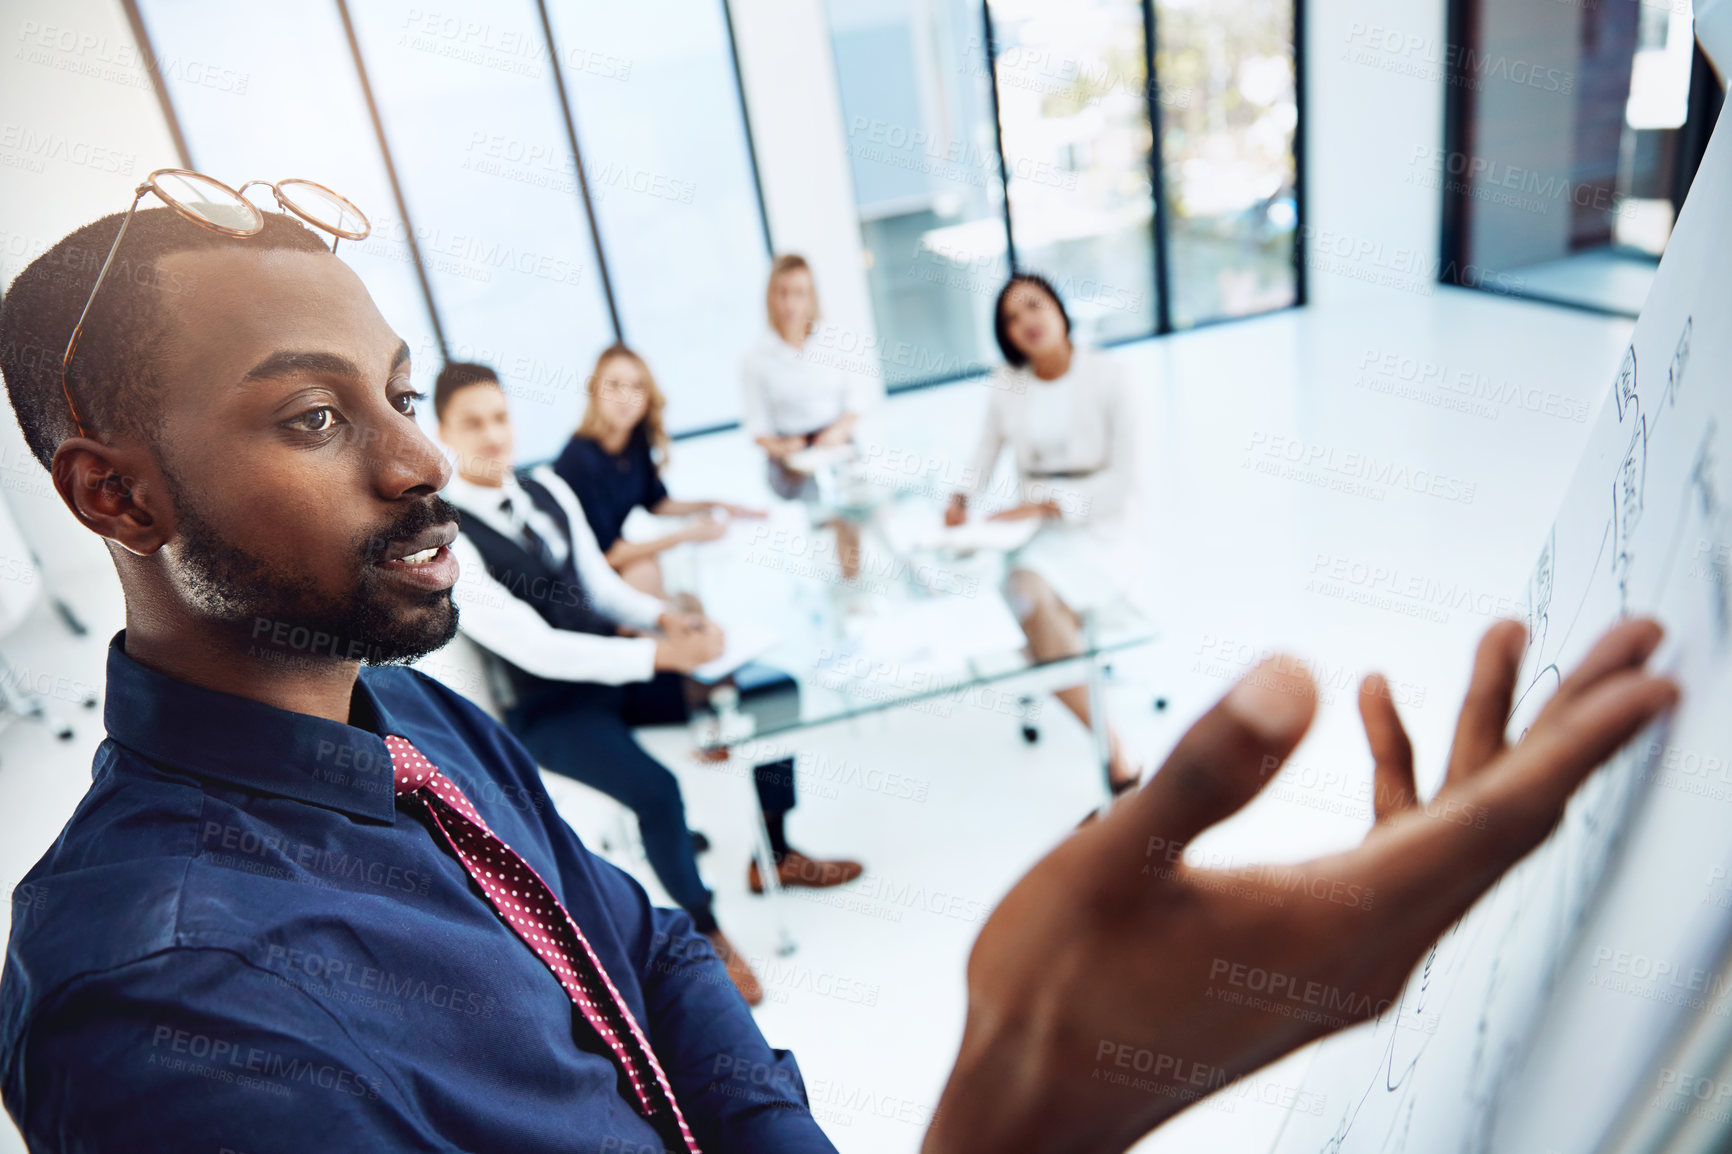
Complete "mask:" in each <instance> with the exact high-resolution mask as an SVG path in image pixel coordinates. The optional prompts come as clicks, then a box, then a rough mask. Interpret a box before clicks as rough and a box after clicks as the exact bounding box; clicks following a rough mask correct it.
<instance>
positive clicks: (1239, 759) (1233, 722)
mask: <svg viewBox="0 0 1732 1154" xmlns="http://www.w3.org/2000/svg"><path fill="white" fill-rule="evenodd" d="M1316 712H1317V687H1316V685H1315V684H1314V683H1313V682H1312V680H1311V675H1310V674H1309V673H1307V672H1306V671H1305V667H1304V665H1303V664H1302V663H1301V662H1300V661H1299V659H1298V658H1296V657H1291V656H1287V655H1284V654H1283V655H1277V656H1274V657H1270V658H1268V659H1267V660H1265V661H1263V662H1262V664H1260V665H1258V666H1257V668H1255V669H1253V670H1252V671H1251V672H1250V673H1248V674H1246V675H1245V677H1244V678H1243V679H1241V680H1240V682H1239V684H1237V685H1235V686H1234V687H1233V688H1232V690H1231V691H1230V692H1229V693H1228V694H1227V696H1226V697H1224V698H1222V699H1221V700H1220V701H1219V702H1218V703H1216V705H1215V707H1214V708H1213V709H1211V710H1209V712H1207V713H1205V714H1204V715H1203V716H1202V717H1201V718H1200V719H1199V720H1198V721H1197V723H1196V724H1195V725H1193V726H1191V728H1190V730H1189V731H1188V732H1187V733H1186V734H1185V736H1184V737H1182V738H1180V739H1179V744H1178V745H1177V746H1175V747H1174V748H1173V752H1172V754H1171V755H1170V756H1169V757H1168V758H1167V760H1166V763H1165V764H1163V765H1162V766H1161V768H1160V769H1159V770H1158V771H1156V773H1155V776H1154V778H1153V779H1152V780H1151V781H1150V782H1149V784H1148V785H1146V786H1145V787H1143V789H1142V790H1141V791H1139V792H1138V793H1137V794H1136V796H1134V797H1132V798H1129V799H1127V800H1126V801H1125V802H1124V803H1122V804H1121V805H1119V806H1117V807H1116V808H1115V809H1114V811H1113V813H1112V814H1110V815H1109V817H1108V819H1107V821H1106V822H1104V823H1103V824H1117V825H1118V828H1119V830H1120V831H1121V832H1122V835H1123V836H1126V837H1136V838H1139V839H1141V838H1146V837H1159V838H1162V839H1165V843H1166V844H1167V845H1168V846H1182V845H1184V844H1186V843H1188V842H1189V841H1191V839H1192V838H1195V837H1196V836H1197V835H1198V834H1200V833H1202V832H1203V831H1204V830H1206V829H1208V828H1209V827H1210V826H1212V825H1214V824H1216V823H1217V822H1220V821H1223V820H1225V819H1226V818H1228V817H1230V816H1232V815H1233V814H1234V813H1236V812H1237V811H1238V810H1239V809H1240V808H1241V807H1242V806H1243V805H1244V804H1245V803H1246V802H1248V801H1250V800H1251V799H1252V798H1253V797H1255V796H1256V795H1257V791H1258V790H1260V789H1262V788H1263V786H1264V784H1265V783H1267V782H1268V781H1269V779H1270V778H1271V777H1273V776H1274V775H1275V771H1276V770H1277V769H1279V768H1280V767H1281V763H1282V762H1284V761H1285V760H1287V755H1288V754H1290V753H1292V752H1293V748H1294V747H1295V746H1297V745H1298V744H1299V740H1300V739H1301V738H1302V737H1304V736H1305V731H1306V730H1307V729H1309V728H1310V727H1311V718H1312V716H1313V715H1314V714H1315V713H1316Z"/></svg>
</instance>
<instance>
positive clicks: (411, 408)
mask: <svg viewBox="0 0 1732 1154" xmlns="http://www.w3.org/2000/svg"><path fill="white" fill-rule="evenodd" d="M426 399H427V394H426V393H398V394H397V395H396V397H394V398H393V399H392V403H393V404H395V405H396V406H397V411H398V412H399V413H402V414H403V415H404V416H405V417H413V416H414V415H415V403H416V402H417V401H424V400H426Z"/></svg>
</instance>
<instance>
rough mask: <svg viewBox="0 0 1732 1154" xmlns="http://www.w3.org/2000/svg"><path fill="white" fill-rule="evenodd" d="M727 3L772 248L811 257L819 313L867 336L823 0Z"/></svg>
mask: <svg viewBox="0 0 1732 1154" xmlns="http://www.w3.org/2000/svg"><path fill="white" fill-rule="evenodd" d="M732 9H733V14H734V39H735V42H736V44H737V45H738V47H739V54H740V76H741V79H742V80H743V82H744V84H745V89H746V109H747V112H748V115H749V117H750V119H751V124H752V141H753V145H754V147H755V148H756V149H757V153H758V178H759V180H760V181H761V182H762V184H763V189H764V208H765V210H766V211H767V212H768V213H769V217H770V237H771V239H772V240H773V241H774V243H775V246H776V251H777V252H778V253H782V252H797V253H800V254H802V255H804V256H805V257H806V259H807V260H809V261H810V262H811V263H812V267H813V270H814V272H815V273H816V275H817V280H818V291H819V293H820V295H821V299H822V301H823V305H824V316H825V320H826V321H828V322H829V323H830V324H833V325H836V326H838V327H839V328H840V329H841V331H842V333H843V334H845V335H847V336H850V337H856V338H858V339H859V340H860V341H861V342H862V343H866V342H874V343H875V342H876V339H877V337H876V333H877V329H876V327H875V326H874V324H873V321H872V297H871V293H870V291H869V289H868V287H867V283H866V267H865V264H864V263H863V259H862V257H863V252H864V248H863V246H862V244H861V241H860V216H859V212H858V210H857V209H856V208H855V205H854V184H853V177H852V175H851V172H850V169H849V167H848V148H847V139H846V136H845V132H846V126H845V125H844V124H843V123H842V102H841V94H840V93H839V92H838V90H837V88H836V63H835V58H834V56H833V54H832V52H831V48H830V24H829V21H828V19H827V18H826V17H825V14H824V5H823V3H822V0H733V6H732Z"/></svg>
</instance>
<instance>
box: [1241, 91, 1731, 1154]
mask: <svg viewBox="0 0 1732 1154" xmlns="http://www.w3.org/2000/svg"><path fill="white" fill-rule="evenodd" d="M1729 272H1732V129H1729V128H1728V127H1727V123H1726V118H1724V117H1722V122H1721V124H1720V125H1719V126H1718V128H1717V130H1716V132H1715V134H1714V137H1713V140H1712V142H1711V144H1710V146H1709V149H1708V153H1707V156H1706V158H1705V159H1704V162H1703V165H1702V168H1701V170H1700V172H1699V173H1698V175H1697V177H1696V181H1695V184H1694V186H1693V189H1692V191H1691V193H1690V196H1689V199H1688V201H1687V203H1686V204H1685V206H1684V209H1683V212H1682V213H1681V214H1680V217H1679V221H1678V225H1677V229H1676V231H1675V232H1674V233H1673V237H1672V241H1671V243H1670V245H1669V246H1668V248H1667V253H1666V256H1665V259H1664V261H1663V262H1662V264H1661V266H1660V270H1659V273H1658V277H1657V279H1656V282H1655V285H1654V289H1653V291H1652V293H1651V295H1650V297H1649V300H1648V302H1647V305H1646V307H1645V308H1644V309H1643V313H1642V316H1641V319H1640V321H1639V322H1638V323H1637V326H1636V330H1635V334H1634V336H1633V339H1632V341H1631V344H1630V347H1629V349H1628V350H1627V351H1626V353H1625V355H1624V356H1623V358H1622V361H1621V363H1620V364H1619V365H1617V366H1616V369H1615V372H1614V374H1613V376H1612V381H1611V389H1610V396H1609V397H1608V398H1607V400H1606V403H1605V404H1604V406H1603V407H1602V409H1601V411H1600V414H1599V417H1598V420H1597V423H1596V424H1595V426H1594V429H1593V431H1592V433H1591V435H1590V438H1589V442H1588V448H1587V450H1586V452H1585V453H1584V455H1583V458H1582V460H1581V462H1580V464H1579V466H1578V469H1577V472H1576V474H1575V476H1574V478H1573V480H1572V482H1571V484H1570V487H1569V490H1568V494H1567V496H1566V498H1565V501H1564V504H1563V506H1562V508H1561V509H1560V511H1559V513H1558V516H1557V518H1556V520H1555V522H1554V524H1553V526H1552V529H1551V531H1550V533H1549V534H1548V535H1547V537H1546V539H1545V540H1544V541H1543V542H1541V543H1540V547H1539V549H1538V553H1537V558H1536V560H1535V563H1534V565H1533V568H1532V570H1531V572H1530V573H1529V575H1528V577H1527V582H1526V594H1525V601H1526V604H1527V608H1528V626H1529V633H1528V645H1527V650H1526V652H1525V654H1524V656H1523V659H1522V665H1521V674H1520V678H1519V680H1518V683H1517V685H1518V690H1517V697H1518V701H1517V705H1516V708H1515V710H1514V712H1513V714H1512V716H1511V719H1510V728H1509V732H1510V734H1511V736H1512V737H1515V736H1519V735H1520V734H1522V733H1523V732H1525V731H1526V727H1527V726H1528V724H1530V723H1531V720H1532V719H1533V717H1534V716H1535V715H1536V714H1537V712H1538V710H1539V709H1540V708H1541V706H1543V705H1544V703H1545V702H1546V700H1547V699H1549V697H1550V696H1551V694H1552V692H1553V691H1555V690H1556V688H1557V685H1558V682H1559V679H1560V671H1567V670H1569V669H1570V668H1572V667H1573V666H1574V665H1575V664H1576V662H1578V661H1579V660H1580V659H1581V657H1582V656H1583V655H1584V653H1585V652H1586V650H1587V647H1588V646H1589V645H1590V644H1591V643H1592V642H1593V641H1594V640H1595V639H1596V638H1597V637H1598V636H1599V635H1600V633H1601V632H1602V631H1603V630H1604V629H1606V628H1607V627H1608V626H1609V625H1611V624H1612V623H1614V622H1615V621H1616V620H1618V619H1619V618H1620V617H1623V616H1626V615H1630V614H1638V613H1640V614H1651V615H1654V616H1657V617H1658V618H1659V619H1660V620H1661V621H1662V622H1663V623H1664V624H1665V626H1666V629H1667V639H1666V642H1665V643H1664V645H1663V646H1662V649H1661V651H1660V653H1658V654H1656V657H1655V661H1654V664H1655V665H1656V666H1657V667H1660V668H1663V669H1665V670H1667V671H1668V672H1670V673H1671V674H1672V675H1674V676H1675V677H1676V678H1677V679H1678V680H1679V683H1680V684H1681V685H1682V686H1683V688H1684V701H1683V703H1682V704H1681V705H1680V707H1679V709H1678V710H1677V711H1676V712H1675V714H1674V715H1673V716H1672V718H1671V719H1670V720H1669V721H1668V722H1666V723H1664V728H1662V729H1660V730H1658V731H1651V732H1649V733H1647V734H1644V735H1643V736H1642V737H1640V738H1638V739H1637V740H1636V741H1634V742H1632V743H1631V745H1630V746H1628V747H1627V748H1626V749H1624V750H1623V751H1621V752H1620V754H1619V755H1618V756H1616V757H1615V758H1614V759H1613V760H1612V761H1611V762H1609V763H1608V764H1607V765H1605V766H1603V767H1601V769H1600V770H1599V771H1597V773H1596V774H1595V775H1594V776H1593V777H1592V778H1590V779H1589V780H1588V782H1587V783H1585V784H1584V786H1583V787H1582V788H1581V790H1579V791H1578V793H1577V795H1576V796H1575V797H1574V798H1573V799H1572V801H1571V803H1570V806H1569V808H1568V810H1567V811H1566V814H1565V816H1564V819H1563V821H1562V822H1561V824H1560V825H1559V827H1558V829H1557V830H1556V831H1555V832H1554V833H1553V835H1552V837H1551V838H1550V839H1549V840H1548V841H1547V842H1546V843H1545V844H1544V845H1543V846H1542V847H1540V849H1539V850H1537V851H1536V852H1535V853H1534V854H1532V855H1531V856H1530V857H1529V858H1528V859H1526V860H1525V861H1524V862H1522V863H1521V864H1520V865H1519V866H1517V867H1516V869H1515V870H1513V871H1511V873H1510V874H1509V875H1508V876H1506V877H1505V878H1504V879H1503V880H1502V881H1501V882H1500V883H1499V884H1498V885H1497V886H1496V887H1495V888H1494V889H1493V890H1492V891H1491V892H1490V893H1489V894H1487V895H1486V896H1485V898H1484V899H1482V900H1481V901H1480V902H1479V904H1477V905H1476V906H1475V907H1474V908H1473V909H1472V910H1471V911H1470V912H1469V913H1468V914H1467V915H1466V916H1465V917H1463V918H1462V920H1461V921H1460V922H1458V923H1457V924H1456V925H1455V926H1453V927H1452V928H1451V929H1450V930H1449V931H1448V932H1447V933H1445V934H1444V935H1443V937H1442V938H1440V939H1439V940H1438V942H1437V943H1436V944H1435V945H1434V946H1433V947H1432V949H1431V950H1430V951H1429V952H1428V954H1427V955H1426V957H1425V958H1424V960H1423V961H1422V963H1421V964H1420V966H1419V967H1418V969H1416V971H1415V972H1414V974H1413V975H1412V976H1411V978H1410V979H1409V981H1408V984H1407V986H1406V987H1405V989H1404V990H1403V992H1402V994H1401V996H1400V997H1399V999H1397V1001H1396V1004H1395V1006H1394V1007H1393V1008H1392V1009H1391V1010H1390V1011H1388V1012H1387V1013H1385V1014H1384V1015H1383V1016H1382V1017H1381V1018H1379V1019H1378V1020H1377V1021H1375V1022H1372V1023H1367V1024H1366V1025H1363V1026H1361V1027H1358V1028H1356V1029H1354V1030H1351V1031H1349V1032H1347V1033H1344V1034H1341V1035H1337V1036H1336V1037H1333V1038H1330V1039H1328V1040H1326V1041H1324V1042H1323V1043H1322V1044H1321V1046H1320V1047H1319V1049H1318V1051H1317V1054H1316V1056H1315V1060H1314V1061H1313V1063H1312V1066H1311V1070H1310V1073H1309V1075H1308V1076H1307V1079H1306V1084H1305V1086H1304V1090H1305V1093H1306V1094H1307V1095H1309V1096H1310V1097H1309V1098H1308V1099H1307V1100H1312V1101H1315V1100H1318V1099H1321V1100H1323V1101H1324V1102H1326V1103H1327V1105H1326V1108H1325V1109H1324V1110H1323V1111H1322V1113H1321V1115H1300V1114H1293V1115H1291V1116H1290V1117H1289V1118H1288V1119H1287V1122H1286V1124H1285V1126H1284V1128H1283V1129H1282V1131H1281V1134H1280V1135H1279V1137H1278V1138H1277V1140H1276V1142H1275V1146H1274V1150H1275V1152H1276V1154H1578V1152H1579V1154H1589V1152H1594V1151H1600V1150H1609V1149H1612V1148H1614V1147H1613V1145H1612V1144H1614V1143H1615V1142H1616V1141H1617V1140H1618V1135H1619V1134H1620V1133H1623V1132H1625V1129H1626V1128H1627V1126H1628V1125H1629V1120H1630V1119H1631V1118H1632V1117H1634V1116H1636V1115H1638V1114H1640V1113H1641V1112H1642V1111H1649V1112H1652V1111H1656V1110H1679V1109H1684V1108H1688V1109H1695V1107H1694V1106H1690V1105H1689V1104H1688V1103H1685V1106H1684V1107H1680V1106H1679V1104H1678V1103H1677V1102H1676V1101H1673V1100H1671V1099H1669V1098H1667V1093H1668V1090H1667V1087H1668V1086H1669V1085H1672V1084H1675V1083H1677V1082H1678V1081H1679V1079H1680V1078H1682V1077H1694V1076H1697V1075H1698V1073H1700V1074H1703V1075H1711V1074H1713V1071H1701V1072H1697V1071H1692V1070H1684V1071H1678V1070H1673V1069H1671V1068H1670V1067H1669V1066H1667V1063H1668V1062H1669V1061H1672V1060H1674V1059H1673V1055H1674V1054H1675V1051H1676V1046H1677V1041H1678V1039H1679V1038H1680V1037H1681V1036H1682V1035H1683V1033H1684V1032H1685V1031H1686V1030H1687V1029H1689V1028H1690V1027H1691V1026H1692V1025H1693V1024H1700V1023H1701V1022H1703V1021H1708V1022H1710V1023H1712V1022H1713V1021H1714V1020H1716V1019H1718V1018H1719V1017H1722V1016H1724V1017H1725V1018H1726V1019H1727V1026H1726V1032H1727V1036H1728V1037H1729V1038H1732V985H1729V984H1728V982H1727V981H1726V980H1725V977H1724V971H1725V969H1726V963H1727V960H1728V956H1729V954H1728V946H1729V945H1732V914H1729V912H1728V911H1729V908H1732V897H1726V898H1723V897H1721V895H1720V893H1719V891H1718V890H1717V889H1716V886H1719V887H1721V888H1726V887H1725V882H1724V879H1727V878H1728V877H1732V676H1729V675H1728V665H1729V663H1728V655H1729V651H1732V602H1729V597H1732V453H1729V447H1728V446H1727V445H1725V444H1724V443H1723V440H1724V438H1725V437H1727V436H1729V435H1732V291H1729V289H1728V285H1727V283H1726V279H1727V276H1728V273H1729ZM1727 893H1728V894H1732V889H1728V890H1727Z"/></svg>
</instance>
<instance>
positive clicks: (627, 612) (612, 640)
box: [443, 465, 669, 685]
mask: <svg viewBox="0 0 1732 1154" xmlns="http://www.w3.org/2000/svg"><path fill="white" fill-rule="evenodd" d="M530 476H531V477H533V478H534V479H535V480H536V481H537V482H539V483H540V484H541V485H543V486H545V487H546V489H547V490H548V492H550V493H552V494H553V498H554V500H556V501H557V502H559V507H560V509H561V510H562V511H563V512H564V513H565V519H566V521H567V523H569V524H570V526H571V535H570V538H569V539H568V538H567V537H566V535H565V534H564V533H562V532H560V530H559V527H558V525H557V524H556V523H555V522H554V520H553V519H552V518H551V517H549V516H547V515H546V514H545V513H543V512H542V511H541V510H540V509H538V508H536V507H535V503H534V502H533V501H532V500H530V497H529V494H528V493H526V492H524V491H523V488H522V487H521V486H520V485H518V484H517V481H516V478H514V477H511V476H507V477H506V479H505V483H504V485H502V486H499V487H490V486H487V485H477V484H474V483H472V482H470V481H466V480H464V479H463V478H462V477H459V476H453V477H452V478H451V483H450V484H449V485H447V486H446V487H445V492H444V494H443V496H444V497H445V499H446V500H448V501H450V502H451V503H452V504H453V505H456V506H457V507H458V508H459V509H461V510H462V511H463V513H464V515H465V516H471V517H475V518H476V519H478V520H481V521H484V522H486V523H487V524H488V525H489V526H491V527H492V528H494V529H497V530H498V531H499V532H501V533H504V534H506V535H507V536H508V537H510V538H511V539H512V540H514V541H515V540H517V539H519V536H520V534H521V530H522V526H523V522H524V521H525V520H526V521H527V522H528V523H529V525H530V526H531V527H532V528H533V529H534V530H535V531H536V533H537V534H539V535H540V536H541V537H542V539H543V540H544V541H546V542H547V544H548V547H549V549H550V550H553V551H555V552H556V554H557V556H558V558H559V560H560V563H561V564H563V563H564V558H565V556H566V554H567V550H570V551H572V553H573V555H574V559H575V563H576V566H577V575H578V579H579V580H580V581H581V582H582V583H583V591H584V593H585V594H587V595H588V597H589V600H590V604H592V605H593V606H594V607H595V609H596V611H597V612H599V613H601V614H603V615H604V616H607V617H611V618H613V619H614V620H615V621H618V622H619V623H620V624H622V625H630V626H634V627H636V628H639V629H653V628H655V626H656V621H657V619H658V618H659V617H660V616H661V615H662V614H663V613H666V612H667V611H668V608H669V606H668V605H667V604H666V603H664V602H663V601H661V600H659V599H657V598H655V597H651V596H650V595H649V594H647V593H643V592H640V591H639V590H637V589H633V588H632V587H631V586H630V585H627V584H626V583H625V580H624V579H623V578H622V577H620V575H619V574H618V573H615V572H614V571H613V567H612V566H611V565H609V564H608V563H607V558H606V557H605V556H603V555H602V552H601V547H600V546H599V545H597V544H596V541H595V533H594V532H593V531H592V530H591V529H590V527H589V520H588V518H586V517H585V516H584V515H583V507H582V506H581V505H580V504H579V503H578V500H577V495H576V494H575V493H573V492H572V491H571V488H570V486H568V485H567V484H566V483H565V482H564V481H562V480H561V479H560V478H559V475H558V474H556V473H555V472H554V471H553V470H552V469H551V468H550V467H548V466H547V465H538V466H536V467H535V468H534V469H532V470H530ZM507 498H510V500H511V505H512V511H511V513H509V514H507V513H506V512H505V511H503V510H502V509H501V508H500V505H501V502H503V501H504V500H505V499H507ZM451 549H452V552H453V553H454V554H456V557H457V563H458V564H459V565H460V566H461V567H462V573H461V575H460V576H459V577H458V579H457V585H456V587H455V588H454V589H453V590H452V591H451V592H452V597H453V599H454V600H455V601H456V603H457V609H458V613H459V622H458V624H459V628H461V629H462V630H463V632H464V633H465V634H467V635H468V636H469V638H470V639H471V640H472V641H474V642H475V643H476V644H477V645H479V646H481V647H482V648H483V649H485V650H487V651H488V652H489V653H492V654H494V655H495V656H498V657H502V658H504V659H505V660H506V661H509V662H511V664H513V665H515V666H517V667H518V668H519V669H522V670H524V671H525V672H526V673H532V674H534V675H535V676H537V677H545V678H547V679H548V680H550V681H589V682H596V683H599V684H602V685H622V684H624V683H626V682H630V681H648V680H649V679H650V678H652V677H654V676H655V651H656V640H655V638H653V637H603V636H600V635H598V634H594V633H580V632H578V631H576V630H573V629H558V628H555V627H554V626H552V625H550V624H548V623H547V620H546V619H545V618H543V617H542V616H541V614H539V613H537V612H536V611H535V609H534V607H533V606H531V605H530V604H529V602H527V601H523V600H521V599H519V598H518V597H516V596H514V595H513V594H512V593H511V591H510V590H509V589H507V588H506V587H505V586H503V585H501V584H500V583H499V582H497V581H495V580H494V579H493V578H492V577H490V576H489V575H488V573H487V565H486V563H485V562H484V561H482V559H481V552H480V550H478V549H476V548H475V545H474V544H473V543H472V542H471V541H470V540H469V538H467V537H465V536H462V535H459V536H458V538H457V540H456V542H455V543H453V544H452V546H451Z"/></svg>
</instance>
